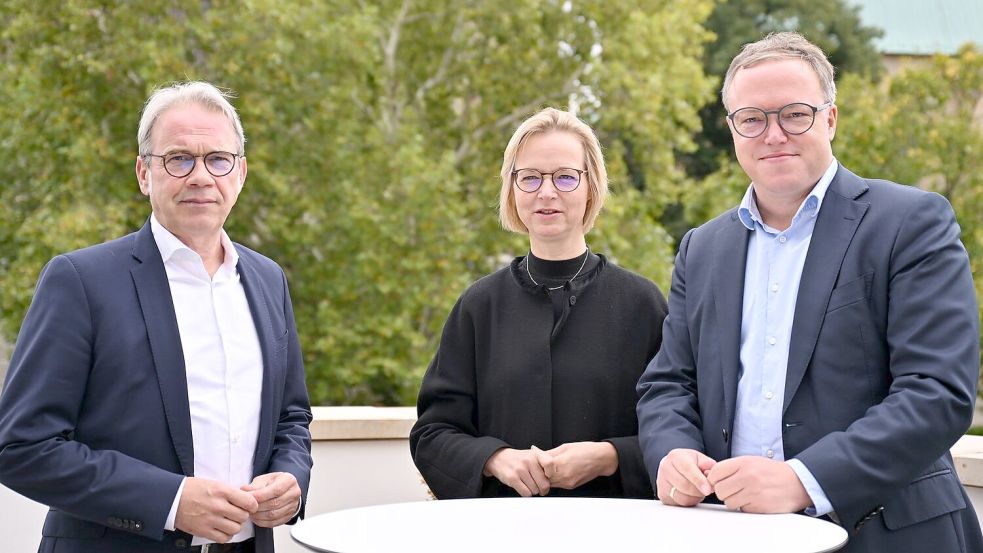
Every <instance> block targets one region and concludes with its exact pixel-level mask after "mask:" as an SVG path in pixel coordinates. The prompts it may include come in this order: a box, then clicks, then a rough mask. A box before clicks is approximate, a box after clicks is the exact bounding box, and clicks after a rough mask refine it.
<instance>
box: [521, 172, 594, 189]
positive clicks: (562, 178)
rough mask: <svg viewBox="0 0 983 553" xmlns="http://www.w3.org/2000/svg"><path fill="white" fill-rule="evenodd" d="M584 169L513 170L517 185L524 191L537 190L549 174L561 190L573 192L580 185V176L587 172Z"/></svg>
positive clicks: (554, 185) (555, 186)
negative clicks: (551, 170)
mask: <svg viewBox="0 0 983 553" xmlns="http://www.w3.org/2000/svg"><path fill="white" fill-rule="evenodd" d="M586 172H587V171H586V170H584V169H572V168H570V167H561V168H559V169H557V170H556V171H553V172H552V173H544V172H543V171H540V170H539V169H516V170H515V171H512V180H514V181H515V186H516V187H517V188H518V189H519V190H522V191H523V192H535V191H537V190H539V187H540V186H542V185H543V182H544V181H545V180H546V176H547V175H548V176H549V177H550V178H551V179H552V180H553V187H554V188H556V189H557V190H559V191H560V192H573V191H574V190H576V189H577V187H578V186H580V176H581V175H583V174H584V173H586Z"/></svg>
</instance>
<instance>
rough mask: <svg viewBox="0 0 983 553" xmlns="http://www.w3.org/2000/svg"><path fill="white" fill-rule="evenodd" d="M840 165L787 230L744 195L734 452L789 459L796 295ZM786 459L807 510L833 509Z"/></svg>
mask: <svg viewBox="0 0 983 553" xmlns="http://www.w3.org/2000/svg"><path fill="white" fill-rule="evenodd" d="M837 167H838V164H837V162H836V160H835V159H834V160H833V162H832V163H831V164H830V166H829V167H828V168H827V169H826V172H825V173H824V174H823V176H822V178H821V179H819V182H817V183H816V186H815V187H813V189H812V191H811V192H810V193H809V195H808V196H807V197H806V199H805V200H804V201H803V202H802V205H800V206H799V209H798V211H796V213H795V216H794V217H792V224H791V225H790V226H789V227H788V228H787V229H785V230H783V231H779V230H776V229H774V228H771V227H769V226H768V225H766V224H764V222H763V221H762V219H761V215H760V213H759V212H758V205H757V203H756V201H755V197H754V185H753V184H752V185H751V186H749V187H748V189H747V192H746V193H745V194H744V199H743V200H741V205H740V208H739V209H738V212H737V214H738V217H739V218H740V220H741V222H742V223H743V224H744V226H746V227H747V228H748V230H750V231H752V232H751V237H750V240H749V242H748V251H747V266H746V267H745V270H744V305H743V314H742V315H743V316H742V324H741V374H740V378H739V380H738V382H737V409H736V412H735V417H734V437H733V444H732V446H731V453H732V455H733V456H735V457H737V456H740V455H757V456H761V457H767V458H769V459H776V460H779V461H781V460H785V454H784V449H783V444H782V405H783V402H784V396H785V372H786V370H787V366H788V351H789V342H790V339H791V337H792V319H793V316H794V315H795V301H796V299H797V297H798V291H799V280H800V279H801V277H802V267H803V266H804V265H805V260H806V254H807V253H808V252H809V242H810V241H811V240H812V230H813V228H815V226H816V216H817V215H818V214H819V208H820V207H821V206H822V203H823V197H825V195H826V190H827V189H828V188H829V183H830V181H832V180H833V175H835V174H836V168H837ZM786 462H787V463H788V465H789V466H790V467H791V468H792V470H794V471H795V473H796V475H798V477H799V480H800V481H801V482H802V485H803V486H804V487H805V490H806V492H807V493H808V494H809V497H810V499H812V503H813V506H812V507H810V508H808V509H806V514H809V515H813V516H820V515H824V514H827V513H830V512H831V511H832V510H833V507H832V505H831V504H830V502H829V499H828V498H827V497H826V494H825V492H823V489H822V487H820V485H819V483H818V482H817V481H816V479H815V477H813V475H812V472H810V471H809V469H808V468H806V466H805V465H804V464H803V463H802V462H801V461H799V460H798V459H789V460H788V461H786Z"/></svg>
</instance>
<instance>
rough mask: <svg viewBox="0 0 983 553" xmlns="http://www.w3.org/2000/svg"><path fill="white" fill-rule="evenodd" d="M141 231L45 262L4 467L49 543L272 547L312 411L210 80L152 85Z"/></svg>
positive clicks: (100, 548) (289, 314)
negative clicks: (251, 240)
mask: <svg viewBox="0 0 983 553" xmlns="http://www.w3.org/2000/svg"><path fill="white" fill-rule="evenodd" d="M137 138H138V143H139V155H138V157H137V160H136V173H137V179H138V181H139V184H140V190H141V191H142V192H143V193H144V194H145V195H147V196H148V197H149V198H150V205H151V207H152V209H153V213H152V215H151V216H150V219H149V220H148V221H147V223H146V224H145V225H144V226H143V228H142V229H140V230H139V231H137V232H135V233H133V234H130V235H127V236H124V237H122V238H119V239H116V240H113V241H110V242H106V243H104V244H100V245H97V246H92V247H89V248H85V249H82V250H78V251H74V252H70V253H66V254H64V255H59V256H57V257H55V258H54V259H52V260H51V261H50V262H49V263H48V265H47V266H46V267H45V268H44V270H43V271H42V272H41V276H40V278H39V280H38V285H37V289H36V292H35V295H34V299H33V302H32V303H31V307H30V309H29V310H28V312H27V316H26V317H25V319H24V324H23V326H22V327H21V330H20V335H19V336H18V339H17V343H16V346H15V349H14V353H13V356H12V358H11V362H10V368H9V371H8V373H7V379H6V384H5V386H4V390H3V395H2V397H0V482H2V483H3V484H5V485H6V486H8V487H10V488H11V489H13V490H15V491H17V492H19V493H21V494H23V495H25V496H27V497H29V498H31V499H33V500H35V501H38V502H41V503H44V504H46V505H48V506H50V508H51V509H50V511H49V512H48V515H47V518H46V519H45V523H44V530H43V532H42V534H43V537H42V539H41V546H40V551H45V552H52V551H58V552H78V553H82V552H99V553H114V552H119V553H123V552H133V551H141V552H164V551H168V552H170V551H195V552H197V551H207V552H216V551H222V552H240V553H241V552H252V551H257V552H260V553H269V552H272V551H273V533H272V528H273V527H275V526H278V525H280V524H284V523H287V522H292V521H295V520H296V519H297V518H298V517H300V516H303V510H304V509H303V507H304V504H305V498H306V495H307V487H308V483H309V480H310V470H311V464H312V461H311V454H310V447H311V443H310V433H309V431H308V425H309V423H310V420H311V412H310V405H309V401H308V396H307V389H306V387H305V383H304V367H303V362H302V360H301V353H300V346H299V343H298V341H297V330H296V328H295V326H294V317H293V308H292V306H291V303H290V296H289V294H288V291H287V282H286V279H285V277H284V274H283V271H282V270H281V269H280V267H279V266H278V265H277V264H276V263H274V262H273V261H271V260H270V259H268V258H266V257H264V256H262V255H260V254H258V253H256V252H254V251H252V250H250V249H248V248H246V247H243V246H241V245H239V244H236V243H233V242H232V241H231V240H230V239H229V237H228V235H227V234H226V233H225V231H224V230H223V225H224V224H225V220H226V218H227V217H228V215H229V212H230V211H231V209H232V206H233V205H235V202H236V199H237V198H238V195H239V193H240V191H241V190H242V186H243V183H244V182H245V180H246V158H245V155H244V143H245V138H244V135H243V131H242V125H241V124H240V122H239V116H238V114H237V113H236V111H235V108H233V107H232V105H231V104H230V103H229V101H228V99H227V98H226V96H225V95H224V94H223V93H222V92H221V91H219V90H218V89H216V88H215V87H214V86H212V85H210V84H208V83H202V82H189V83H180V84H177V85H174V86H170V87H167V88H163V89H160V90H158V91H156V92H155V93H154V94H153V95H152V96H151V97H150V99H149V100H148V101H147V105H146V106H145V108H144V111H143V115H142V117H141V121H140V128H139V131H138V137H137Z"/></svg>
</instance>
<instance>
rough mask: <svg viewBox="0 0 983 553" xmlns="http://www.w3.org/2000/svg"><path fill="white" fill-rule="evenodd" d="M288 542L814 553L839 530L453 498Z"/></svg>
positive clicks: (842, 535)
mask: <svg viewBox="0 0 983 553" xmlns="http://www.w3.org/2000/svg"><path fill="white" fill-rule="evenodd" d="M290 535H291V536H292V537H293V539H294V540H296V541H297V542H299V543H300V544H302V545H304V546H306V547H307V548H308V549H311V550H313V551H321V552H329V553H397V552H403V553H417V552H419V553H424V552H426V553H445V552H446V553H451V552H453V553H458V552H461V551H468V552H489V553H492V552H493V553H507V552H510V551H536V552H538V551H544V552H545V551H562V552H564V553H578V552H581V551H582V552H588V551H589V552H591V553H596V552H597V551H652V552H655V551H665V552H668V553H691V552H696V551H709V552H713V553H718V552H719V553H722V552H738V553H740V552H748V553H767V552H775V553H823V552H826V551H835V550H837V549H839V548H841V547H843V545H844V544H846V540H847V533H846V531H845V530H844V529H843V528H840V527H839V526H837V525H835V524H832V523H830V522H826V521H824V520H819V519H815V518H811V517H807V516H802V515H792V514H785V515H753V514H747V513H738V512H733V511H728V510H726V509H725V508H724V507H722V506H718V505H699V506H697V507H694V508H691V509H683V508H679V507H667V506H665V505H663V504H662V503H660V502H659V501H645V500H639V499H596V498H501V499H459V500H443V501H420V502H415V503H395V504H390V505H377V506H374V507H362V508H358V509H346V510H342V511H335V512H332V513H325V514H321V515H317V516H314V517H311V518H309V519H307V520H304V521H301V522H300V523H298V524H297V525H295V526H294V527H293V529H292V530H291V532H290Z"/></svg>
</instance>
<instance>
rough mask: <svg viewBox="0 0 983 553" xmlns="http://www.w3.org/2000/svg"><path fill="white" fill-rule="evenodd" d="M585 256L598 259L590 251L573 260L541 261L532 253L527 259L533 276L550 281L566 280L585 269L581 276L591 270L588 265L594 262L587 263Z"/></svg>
mask: <svg viewBox="0 0 983 553" xmlns="http://www.w3.org/2000/svg"><path fill="white" fill-rule="evenodd" d="M585 256H590V257H593V258H595V260H596V258H597V256H595V255H590V250H589V249H588V250H585V251H584V253H582V254H580V255H578V256H577V257H574V258H573V259H561V260H550V259H541V258H539V257H536V256H535V254H533V253H532V252H531V251H530V252H529V256H528V257H527V258H526V263H528V264H529V271H530V272H532V274H533V276H537V277H543V278H544V279H549V280H557V279H563V280H566V279H569V278H571V277H573V275H575V274H577V271H578V270H580V268H581V267H583V270H580V272H581V274H583V273H584V272H585V271H587V270H589V269H590V268H591V267H588V265H591V261H593V260H591V259H588V260H586V263H585V260H584V257H585Z"/></svg>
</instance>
